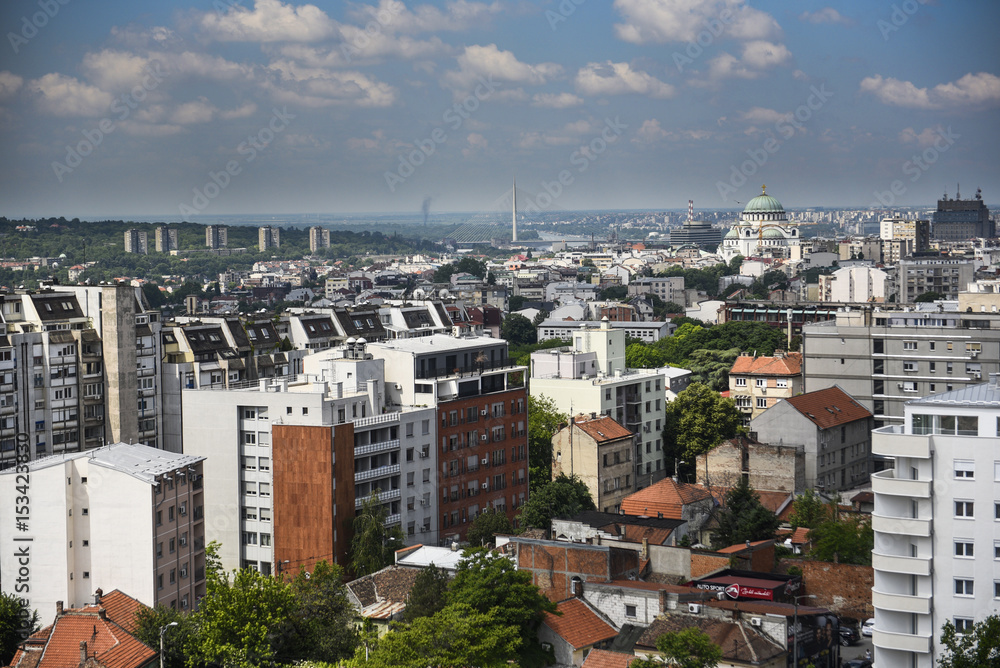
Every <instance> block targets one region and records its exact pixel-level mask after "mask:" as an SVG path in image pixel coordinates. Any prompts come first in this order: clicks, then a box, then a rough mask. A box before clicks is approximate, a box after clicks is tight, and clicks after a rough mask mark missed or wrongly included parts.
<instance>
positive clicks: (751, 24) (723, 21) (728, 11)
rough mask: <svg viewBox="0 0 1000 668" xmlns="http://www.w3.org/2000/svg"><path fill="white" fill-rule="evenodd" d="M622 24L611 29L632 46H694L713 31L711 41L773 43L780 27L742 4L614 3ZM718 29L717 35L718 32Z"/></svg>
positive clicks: (699, 0)
mask: <svg viewBox="0 0 1000 668" xmlns="http://www.w3.org/2000/svg"><path fill="white" fill-rule="evenodd" d="M614 7H615V9H616V10H618V13H619V14H621V16H622V19H623V20H624V22H623V23H618V24H616V25H615V34H616V35H617V36H618V38H619V39H622V40H624V41H626V42H631V43H633V44H647V43H650V42H654V43H664V42H694V41H695V40H697V39H698V35H699V34H700V33H702V32H705V31H709V29H710V28H711V29H713V30H714V32H716V33H719V35H713V33H712V31H709V32H708V34H709V35H710V36H711V37H712V38H713V39H717V38H718V39H721V38H723V37H729V38H733V39H740V40H747V39H774V38H776V37H778V36H780V35H781V26H779V25H778V22H777V21H775V20H774V18H773V17H772V16H771V15H770V14H767V13H766V12H762V11H760V10H759V9H754V8H752V7H749V6H748V5H747V4H746V3H745V2H744V1H743V0H615V2H614ZM720 29H721V32H720Z"/></svg>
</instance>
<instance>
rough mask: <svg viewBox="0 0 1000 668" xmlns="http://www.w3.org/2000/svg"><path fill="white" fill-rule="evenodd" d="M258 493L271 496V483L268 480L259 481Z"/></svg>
mask: <svg viewBox="0 0 1000 668" xmlns="http://www.w3.org/2000/svg"><path fill="white" fill-rule="evenodd" d="M260 495H261V496H271V483H269V482H262V483H260Z"/></svg>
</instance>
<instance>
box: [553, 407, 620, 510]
mask: <svg viewBox="0 0 1000 668" xmlns="http://www.w3.org/2000/svg"><path fill="white" fill-rule="evenodd" d="M634 442H635V434H633V433H632V432H630V431H629V430H628V429H626V428H625V427H623V426H621V425H620V424H618V423H617V422H615V421H614V420H612V419H611V418H609V417H606V416H604V415H598V414H596V413H592V414H591V415H589V416H588V415H577V416H576V417H573V418H570V423H569V424H568V425H566V426H565V427H563V428H562V429H560V430H559V431H558V432H556V434H555V435H554V436H553V437H552V477H553V478H557V477H558V476H559V475H560V474H563V473H564V474H566V475H568V476H574V475H575V476H577V477H578V478H580V480H582V481H583V482H584V483H585V484H586V485H587V488H588V489H589V490H590V497H591V498H592V499H593V500H594V505H596V506H597V509H598V510H601V511H603V512H606V513H617V512H618V511H619V510H620V509H621V502H622V499H624V498H625V497H626V496H628V495H629V494H631V493H632V491H633V485H634V483H635V477H634V476H635V473H634V471H633V469H632V444H633V443H634Z"/></svg>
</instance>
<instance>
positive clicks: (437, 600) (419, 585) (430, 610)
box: [403, 564, 448, 622]
mask: <svg viewBox="0 0 1000 668" xmlns="http://www.w3.org/2000/svg"><path fill="white" fill-rule="evenodd" d="M447 592H448V573H447V571H445V570H442V569H440V568H438V567H437V566H435V565H434V564H431V565H430V566H428V567H427V568H424V569H422V570H421V571H420V572H419V573H418V574H417V577H416V579H415V580H414V581H413V587H411V588H410V596H409V598H407V599H406V610H405V611H404V613H403V615H404V618H405V619H406V621H408V622H412V621H413V620H414V619H416V618H417V617H430V616H431V615H434V614H436V613H437V612H438V611H439V610H441V609H442V608H444V606H445V596H446V595H447Z"/></svg>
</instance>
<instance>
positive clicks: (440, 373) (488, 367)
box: [415, 359, 526, 380]
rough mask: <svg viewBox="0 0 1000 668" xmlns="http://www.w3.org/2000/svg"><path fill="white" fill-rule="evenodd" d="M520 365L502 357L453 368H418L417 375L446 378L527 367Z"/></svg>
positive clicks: (420, 377) (425, 377) (420, 378)
mask: <svg viewBox="0 0 1000 668" xmlns="http://www.w3.org/2000/svg"><path fill="white" fill-rule="evenodd" d="M525 368H526V367H519V366H518V365H517V364H515V363H514V361H513V360H510V359H502V360H499V361H497V362H483V363H482V364H472V365H470V366H465V367H453V368H451V369H423V370H418V371H417V373H416V374H415V377H416V378H417V379H418V380H426V379H429V378H444V377H446V376H459V377H466V376H479V375H482V374H484V373H488V372H490V371H503V370H505V369H525Z"/></svg>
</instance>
